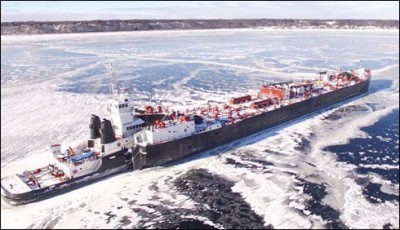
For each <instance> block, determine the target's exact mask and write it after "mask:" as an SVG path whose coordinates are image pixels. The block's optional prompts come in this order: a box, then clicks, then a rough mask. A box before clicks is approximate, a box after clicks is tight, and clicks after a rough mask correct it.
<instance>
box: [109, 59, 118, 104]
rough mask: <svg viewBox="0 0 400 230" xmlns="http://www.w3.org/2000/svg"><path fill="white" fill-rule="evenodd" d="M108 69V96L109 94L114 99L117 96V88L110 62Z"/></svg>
mask: <svg viewBox="0 0 400 230" xmlns="http://www.w3.org/2000/svg"><path fill="white" fill-rule="evenodd" d="M109 70H110V76H111V85H110V96H111V99H115V97H116V96H117V95H116V94H117V89H116V86H115V75H114V68H113V65H112V63H110V67H109Z"/></svg>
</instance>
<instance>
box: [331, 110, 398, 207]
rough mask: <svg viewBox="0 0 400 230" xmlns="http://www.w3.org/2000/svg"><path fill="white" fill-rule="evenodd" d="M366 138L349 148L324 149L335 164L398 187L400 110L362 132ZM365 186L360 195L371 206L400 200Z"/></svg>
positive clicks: (373, 184) (370, 183)
mask: <svg viewBox="0 0 400 230" xmlns="http://www.w3.org/2000/svg"><path fill="white" fill-rule="evenodd" d="M361 130H362V131H364V132H366V133H367V134H368V135H369V136H370V137H369V138H354V139H352V140H350V142H349V143H348V144H344V145H334V146H328V147H326V148H324V150H327V151H331V152H333V153H335V154H336V155H337V160H338V161H342V162H346V163H349V164H354V165H357V166H358V168H357V169H356V172H357V173H359V174H370V173H373V174H377V175H379V176H381V177H382V178H383V179H385V180H389V181H391V182H392V185H393V184H394V185H397V184H399V110H398V109H396V110H394V111H393V112H391V113H390V114H388V115H387V116H385V117H383V118H381V119H380V120H379V121H378V122H376V123H375V124H373V125H371V126H368V127H364V128H361ZM368 165H387V166H389V167H387V168H385V167H382V168H369V167H365V166H368ZM361 183H363V184H365V185H366V186H365V187H364V190H363V194H364V196H365V197H366V198H367V199H368V200H370V201H371V202H374V203H376V202H384V201H386V200H397V201H398V200H399V195H398V194H397V195H393V194H386V193H384V192H382V191H381V190H380V187H381V185H380V184H376V183H372V182H365V181H364V182H361Z"/></svg>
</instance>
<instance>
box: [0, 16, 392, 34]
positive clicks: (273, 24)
mask: <svg viewBox="0 0 400 230" xmlns="http://www.w3.org/2000/svg"><path fill="white" fill-rule="evenodd" d="M265 27H270V28H290V29H292V28H311V29H314V28H322V29H324V28H334V29H365V28H382V29H399V20H350V19H346V20H314V19H230V20H222V19H218V20H199V19H196V20H195V19H193V20H92V21H57V22H36V21H27V22H2V23H1V35H14V34H53V33H85V32H114V31H143V30H188V29H222V28H228V29H229V28H265Z"/></svg>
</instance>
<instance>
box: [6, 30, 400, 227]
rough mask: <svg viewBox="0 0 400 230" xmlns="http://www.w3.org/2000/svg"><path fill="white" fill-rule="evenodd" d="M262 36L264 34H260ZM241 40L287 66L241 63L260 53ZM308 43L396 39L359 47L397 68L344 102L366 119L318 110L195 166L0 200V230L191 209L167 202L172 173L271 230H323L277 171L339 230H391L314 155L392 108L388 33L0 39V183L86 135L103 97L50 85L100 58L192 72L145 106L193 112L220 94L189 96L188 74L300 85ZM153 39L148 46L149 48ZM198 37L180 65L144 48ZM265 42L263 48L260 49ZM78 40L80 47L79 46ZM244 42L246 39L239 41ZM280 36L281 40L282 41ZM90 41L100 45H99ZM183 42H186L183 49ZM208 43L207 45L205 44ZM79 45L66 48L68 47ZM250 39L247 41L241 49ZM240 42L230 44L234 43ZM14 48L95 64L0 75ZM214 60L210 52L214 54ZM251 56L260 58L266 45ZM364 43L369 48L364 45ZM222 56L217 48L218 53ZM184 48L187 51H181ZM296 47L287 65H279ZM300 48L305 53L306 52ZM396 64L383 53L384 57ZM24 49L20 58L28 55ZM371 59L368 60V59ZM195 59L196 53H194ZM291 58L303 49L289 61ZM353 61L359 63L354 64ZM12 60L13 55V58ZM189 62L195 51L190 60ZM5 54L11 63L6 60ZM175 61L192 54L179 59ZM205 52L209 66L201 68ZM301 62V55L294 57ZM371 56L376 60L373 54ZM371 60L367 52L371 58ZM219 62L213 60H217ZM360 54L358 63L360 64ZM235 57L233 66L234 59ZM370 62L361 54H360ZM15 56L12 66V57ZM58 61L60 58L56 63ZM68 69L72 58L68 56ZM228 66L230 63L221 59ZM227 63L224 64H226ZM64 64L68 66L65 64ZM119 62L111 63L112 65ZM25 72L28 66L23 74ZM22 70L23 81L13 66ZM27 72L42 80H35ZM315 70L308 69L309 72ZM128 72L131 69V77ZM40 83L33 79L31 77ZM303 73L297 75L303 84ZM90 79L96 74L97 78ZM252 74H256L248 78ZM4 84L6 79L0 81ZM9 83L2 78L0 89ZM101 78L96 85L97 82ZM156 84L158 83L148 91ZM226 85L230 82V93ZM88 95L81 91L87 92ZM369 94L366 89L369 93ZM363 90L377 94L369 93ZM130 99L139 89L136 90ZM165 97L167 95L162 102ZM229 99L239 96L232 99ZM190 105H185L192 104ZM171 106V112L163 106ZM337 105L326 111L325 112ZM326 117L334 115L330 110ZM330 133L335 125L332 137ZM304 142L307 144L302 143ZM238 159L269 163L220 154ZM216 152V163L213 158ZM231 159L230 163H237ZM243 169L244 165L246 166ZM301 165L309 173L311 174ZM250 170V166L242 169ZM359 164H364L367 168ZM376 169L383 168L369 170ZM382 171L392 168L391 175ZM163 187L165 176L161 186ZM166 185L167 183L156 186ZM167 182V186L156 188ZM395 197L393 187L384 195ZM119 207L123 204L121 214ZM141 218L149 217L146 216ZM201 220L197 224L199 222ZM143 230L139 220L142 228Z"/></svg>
mask: <svg viewBox="0 0 400 230" xmlns="http://www.w3.org/2000/svg"><path fill="white" fill-rule="evenodd" d="M266 32H268V33H266ZM247 33H252V35H254V34H255V35H256V36H258V37H257V38H255V39H260V37H259V36H261V37H264V36H265V38H266V39H267V41H270V42H271V43H273V42H274V39H279V40H280V42H279V43H273V44H274V45H277V44H281V47H280V49H282V52H283V53H284V54H283V57H285V55H286V57H287V60H286V61H283V62H280V63H281V64H285V63H286V64H288V67H282V68H280V67H276V66H274V67H272V68H266V67H268V66H270V65H276V63H274V62H273V61H271V60H270V61H271V63H273V64H271V63H270V62H267V61H265V62H264V61H262V62H259V61H257V60H260V59H258V58H257V56H251V55H250V54H252V53H257V52H260V50H257V49H262V47H263V46H262V45H261V44H260V43H257V42H254V41H253V40H251V39H249V38H248V37H249V36H248V34H247ZM315 35H318V36H321V37H326V39H333V40H335V41H337V42H340V41H343V40H344V41H347V40H346V39H347V38H348V39H350V40H351V39H355V38H363V39H369V38H373V39H372V40H371V41H375V40H374V39H378V40H379V39H387V38H388V37H394V38H397V43H396V42H392V43H390V42H388V43H386V44H381V45H378V47H377V48H376V47H375V46H374V47H370V48H369V49H371V50H367V51H371V52H374V54H375V53H382V54H381V56H374V57H373V58H374V59H375V60H376V61H377V62H378V63H385V62H386V61H387V57H388V56H390V58H391V59H392V60H393V59H394V61H395V62H396V61H397V64H396V63H395V64H386V65H385V64H382V67H380V68H379V69H373V70H372V73H373V78H372V81H371V86H370V91H372V92H371V93H369V94H367V95H365V96H363V97H359V98H358V99H357V100H353V101H352V102H350V103H347V104H343V103H342V104H341V105H339V106H346V105H365V104H366V103H376V104H377V105H379V106H377V107H376V108H375V110H372V109H370V110H369V111H367V112H364V113H362V119H361V118H360V117H358V116H356V115H354V114H353V115H349V116H344V117H343V118H342V119H339V120H336V121H329V120H323V119H322V118H324V117H326V116H327V115H329V114H331V113H332V112H333V110H329V108H328V109H325V110H322V111H318V112H316V113H314V114H313V115H308V116H305V117H302V118H299V119H295V120H293V121H291V122H289V123H286V124H283V125H280V126H277V127H274V128H272V129H269V130H267V131H265V132H262V133H258V134H256V135H252V136H251V137H249V138H245V139H241V140H238V141H236V142H234V143H232V144H230V145H226V146H222V147H220V148H217V149H215V150H211V151H208V152H206V153H204V154H202V155H201V157H199V158H197V159H193V160H191V161H188V162H185V163H182V164H178V165H174V166H170V167H167V168H163V167H155V168H149V169H145V170H142V171H134V172H129V173H125V174H121V175H117V176H114V177H111V178H107V179H104V180H102V181H100V182H97V183H95V184H92V185H89V186H85V187H82V188H80V189H77V190H74V191H72V192H69V193H66V194H62V195H59V196H56V197H53V198H50V199H47V200H43V201H40V202H37V203H32V204H27V205H23V206H17V207H14V206H10V205H9V204H7V203H5V202H4V201H3V200H2V201H1V212H2V214H1V227H2V228H118V227H121V228H131V227H132V226H135V224H136V223H138V222H139V221H140V219H141V217H140V216H138V215H137V214H135V213H134V212H133V211H132V210H131V208H134V207H141V208H143V206H141V205H142V204H146V203H152V202H155V203H159V202H160V200H162V201H168V202H165V203H164V205H165V206H172V207H184V208H193V207H194V205H195V203H194V202H193V201H191V200H190V199H188V197H186V196H183V195H181V194H179V193H178V192H177V191H176V190H174V189H173V186H172V181H173V179H174V178H176V177H178V176H179V175H182V174H184V173H185V172H186V171H187V170H189V169H192V168H206V169H208V170H209V171H211V172H213V173H216V174H218V175H221V176H223V177H226V178H227V179H230V180H233V181H235V186H234V187H233V188H232V190H233V191H234V192H239V193H240V194H241V195H242V196H243V198H244V199H245V200H246V201H247V202H248V203H249V204H250V206H251V207H252V208H253V210H254V211H255V212H256V213H258V214H259V215H261V216H262V217H264V220H265V222H266V224H272V225H273V226H274V227H275V228H323V227H324V225H323V224H324V223H323V221H322V220H321V218H320V217H319V216H315V215H310V213H309V211H307V210H304V202H305V201H306V200H307V199H309V197H308V195H306V194H304V193H303V191H302V187H296V186H294V182H296V179H295V178H294V176H291V175H289V174H288V173H287V172H293V173H296V174H298V175H299V176H300V177H301V178H306V179H307V180H309V181H311V182H314V183H322V182H324V183H326V187H327V193H328V195H327V196H326V197H325V198H324V200H323V201H324V202H325V203H326V204H329V205H330V206H331V207H332V208H334V209H336V210H338V211H340V213H341V215H340V219H341V220H342V222H343V223H345V224H346V225H347V226H349V227H351V228H382V226H383V225H384V224H386V223H391V224H392V225H393V226H398V225H399V214H398V209H399V203H398V202H385V203H379V204H373V203H370V202H368V200H366V199H365V197H363V195H362V194H361V189H362V188H361V187H360V186H359V185H357V184H356V183H355V181H354V180H353V174H354V171H353V169H354V167H355V166H353V165H350V164H346V163H343V162H338V161H336V159H335V156H334V155H332V154H331V153H329V152H324V151H322V148H323V147H325V146H327V145H332V144H344V143H347V142H348V141H349V140H350V139H351V138H354V137H365V136H366V134H365V133H364V132H362V131H361V130H360V128H361V127H364V126H368V125H371V124H373V123H374V122H376V121H378V120H379V118H381V117H383V116H385V115H387V114H388V113H390V112H391V111H392V110H393V109H398V108H399V106H398V104H399V96H398V94H399V78H398V76H399V65H398V50H399V43H398V36H399V34H398V31H352V32H351V31H281V32H279V31H251V30H221V31H218V32H217V33H216V34H215V32H214V31H194V32H193V31H192V32H191V34H190V35H189V34H187V33H186V32H185V31H180V32H150V33H144V32H140V33H115V34H114V33H113V34H88V35H84V34H79V35H43V36H2V86H1V159H2V161H1V175H2V177H3V176H5V175H9V174H13V173H16V172H21V171H23V170H24V169H26V168H29V169H32V168H35V167H39V166H41V165H43V164H46V163H47V162H48V160H49V158H50V156H49V154H48V153H47V151H48V148H47V146H48V145H50V144H51V143H63V144H64V143H70V142H74V141H76V140H81V139H84V138H87V137H88V135H89V130H88V121H89V118H90V114H92V113H94V114H97V115H100V116H102V117H103V116H104V115H105V114H106V113H105V107H106V99H107V95H103V94H90V93H74V92H65V91H57V89H59V85H60V84H63V83H65V82H68V81H69V80H68V79H70V78H73V77H76V76H80V75H81V74H84V73H86V72H88V71H92V70H93V69H97V68H100V67H102V66H104V65H105V64H107V63H108V60H109V59H112V60H118V62H119V63H120V65H123V63H125V62H126V63H128V64H127V65H128V66H129V64H133V66H132V67H130V68H134V66H138V67H142V65H143V66H144V65H147V64H148V65H154V66H157V65H164V64H165V65H167V64H171V63H179V64H189V63H191V64H193V63H194V64H198V65H199V67H197V68H196V69H195V70H193V71H192V72H190V74H188V75H186V76H185V77H183V78H182V79H179V80H178V81H176V82H175V83H173V84H172V86H173V89H174V91H173V92H168V91H165V93H164V92H157V95H155V99H159V100H165V105H168V106H176V107H177V108H179V106H183V105H189V106H197V105H199V104H204V102H205V101H206V100H210V99H212V100H216V101H224V100H226V98H228V97H229V96H230V95H231V93H238V92H231V91H229V92H228V91H224V90H222V91H219V92H215V91H212V90H210V91H200V90H195V89H192V88H190V87H188V86H187V85H186V83H187V82H188V81H189V80H191V79H197V78H196V76H197V74H198V73H199V72H201V71H204V70H209V69H212V70H218V69H221V68H222V69H229V70H230V71H234V72H236V73H238V74H239V75H240V76H242V77H243V78H246V77H247V76H251V77H253V78H254V79H258V80H262V81H263V80H268V79H269V78H268V76H265V75H271V76H274V77H277V78H281V79H288V80H292V79H293V78H297V79H301V77H302V76H304V77H305V78H306V76H308V75H309V76H314V75H313V74H308V73H314V72H316V71H319V70H321V69H322V68H323V66H322V65H321V64H319V66H318V67H313V66H312V65H310V66H305V65H306V64H304V63H305V62H304V61H306V60H307V59H310V60H318V57H320V56H323V55H324V54H325V52H327V49H328V50H329V48H328V47H325V46H323V43H324V42H320V41H319V40H316V41H317V44H312V43H307V44H301V45H300V44H297V43H296V41H295V39H296V38H297V37H310V38H311V37H313V36H315ZM153 36H157V37H158V38H157V39H154V41H152V39H153ZM196 36H198V39H200V41H196V42H197V43H196V45H197V46H201V45H203V43H202V40H201V39H205V40H204V41H203V42H205V45H204V46H205V47H199V51H196V50H194V51H192V50H190V49H192V48H193V47H195V46H191V47H189V48H188V49H186V48H181V47H179V48H178V51H179V52H180V55H178V56H180V57H177V56H175V54H174V53H173V51H171V50H169V49H163V46H162V47H161V48H160V47H158V48H157V47H156V48H154V49H153V48H148V47H147V45H146V44H148V46H149V47H152V46H156V43H159V42H161V44H163V45H164V46H168V43H166V44H164V43H162V42H163V39H165V40H166V41H173V40H174V39H176V40H185V39H188V40H190V41H192V40H191V39H193V37H196ZM214 36H217V37H218V38H219V39H222V40H223V39H225V38H226V37H230V36H239V39H238V40H239V41H240V40H241V39H243V38H244V37H245V38H247V39H249V41H247V43H246V44H245V45H243V46H240V45H238V47H236V48H235V49H233V48H232V50H230V49H229V47H227V48H226V47H225V46H224V45H226V44H224V42H215V41H214V39H215V38H214ZM268 36H270V37H271V38H272V40H268V39H269V37H268ZM82 37H84V38H86V39H82ZM250 37H251V36H250ZM130 39H132V40H133V41H137V42H143V40H144V41H146V42H147V43H146V44H145V45H142V46H140V45H137V46H135V44H133V45H131V46H130V45H126V44H125V43H124V42H128V44H130V43H129V41H130ZM285 39H287V40H285ZM100 41H104V43H101V42H100ZM193 41H194V40H193ZM210 41H211V42H210ZM71 42H72V43H77V44H80V42H82V45H76V46H70V45H69V44H70V43H71ZM252 42H254V44H253V43H252ZM91 43H99V44H100V45H103V46H104V44H105V48H99V47H101V46H100V45H98V46H97V47H96V46H95V47H94V48H93V47H91V46H89V44H91ZM108 43H110V44H111V43H113V44H121V47H122V48H124V49H125V50H124V49H121V48H118V46H117V49H114V47H108V45H107V44H108ZM238 43H240V42H238ZM248 44H252V45H254V47H253V48H246V47H247V45H248ZM18 46H21V47H24V48H25V49H26V48H27V47H28V48H32V50H34V49H35V47H37V46H39V47H45V48H56V49H60V50H64V51H71V52H76V53H81V54H93V55H95V57H94V61H93V62H90V63H89V62H88V63H86V62H85V60H88V58H84V57H82V58H78V60H74V61H75V62H76V63H78V62H82V63H83V64H82V66H78V67H76V68H75V67H74V66H71V65H72V64H71V65H70V66H68V65H67V64H65V65H59V64H52V61H51V60H52V58H53V59H54V60H55V61H56V58H55V57H49V60H50V61H48V62H46V63H45V64H42V63H36V59H35V57H36V55H39V54H36V53H35V52H31V53H29V54H27V53H25V54H20V56H19V58H20V59H19V60H16V61H15V62H20V63H21V65H20V66H19V65H16V63H15V62H14V63H12V64H13V65H10V66H6V65H4V66H3V58H4V54H3V47H4V48H9V47H11V48H9V49H10V50H12V49H17V48H18ZM219 46H221V47H222V48H221V47H220V48H221V49H222V51H219V52H217V51H218V50H217V48H218V47H219ZM266 46H267V48H265V49H263V50H261V51H265V52H267V51H268V50H269V49H270V47H269V46H268V44H267V45H266ZM371 46H373V44H371ZM224 47H225V48H224ZM146 49H149V50H150V51H155V50H157V49H160V51H159V53H154V52H153V53H152V52H148V53H146V52H142V51H145V50H146ZM193 49H194V48H193ZM337 49H338V50H337V51H335V50H334V49H330V50H329V55H328V54H327V56H329V57H327V61H329V62H331V61H332V62H334V61H337V58H338V57H342V56H343V52H342V51H343V50H347V49H351V47H350V48H349V47H346V46H344V48H340V47H338V48H337ZM296 50H297V52H298V53H297V54H296V55H297V56H290V54H291V53H293V52H295V51H296ZM308 50H312V51H308ZM393 50H397V58H396V56H394V57H393V55H392V56H391V54H396V52H395V51H393ZM29 51H30V49H27V52H29ZM352 51H353V53H351V54H349V55H348V56H350V57H348V56H346V57H343V60H342V61H343V63H342V62H341V65H346V64H348V63H344V62H346V61H349V62H351V63H354V62H356V61H355V60H360V59H365V56H364V55H367V56H368V52H366V51H361V50H352ZM378 51H379V52H378ZM201 52H203V53H202V54H201ZM302 52H304V53H306V52H310V53H308V54H305V55H301V54H302ZM357 52H360V53H362V54H363V55H361V54H360V55H357ZM17 53H18V52H17ZM196 54H201V56H200V55H199V56H198V57H196ZM8 55H11V54H8ZM185 55H186V56H191V55H194V56H191V57H194V58H193V59H190V60H187V59H186V58H185ZM210 55H213V56H212V58H214V59H213V60H208V59H206V57H207V58H210ZM306 55H311V57H306ZM376 55H377V54H376ZM249 56H251V58H248V59H249V60H248V62H245V63H242V62H241V58H245V59H246V58H247V57H249ZM371 56H372V55H371ZM229 57H232V59H228V62H225V61H226V59H225V60H223V58H229ZM368 57H370V56H368ZM236 58H237V59H236ZM371 58H372V57H371ZM21 59H22V60H21ZM60 59H62V57H61V58H60ZM71 60H73V59H71ZM229 60H230V61H229ZM235 60H236V61H235ZM65 63H68V61H67V60H65ZM121 63H122V64H121ZM29 66H33V67H34V68H33V69H31V70H30V69H29ZM25 67H26V68H27V69H26V70H27V72H24V71H23V70H25V69H24V68H25ZM300 67H304V68H305V69H308V70H309V71H307V72H305V73H304V74H299V75H296V76H293V74H290V73H288V72H285V71H282V70H288V71H290V70H291V69H293V70H295V69H296V68H300ZM330 67H331V68H333V67H336V64H335V63H333V64H330ZM3 68H9V69H10V73H8V72H7V73H3ZM35 69H37V70H40V71H42V70H43V71H44V72H40V73H37V72H35ZM314 70H315V71H314ZM132 72H135V71H134V70H133V71H132ZM41 74H43V75H41ZM307 74H308V75H307ZM100 75H101V74H100ZM260 75H262V77H259V76H260ZM8 77H10V78H8ZM101 77H103V78H105V79H100V80H99V79H98V78H100V77H97V75H95V76H93V77H92V81H91V82H92V83H93V84H99V85H101V84H107V82H108V79H106V77H104V76H103V75H101ZM5 79H10V80H5ZM101 80H104V82H102V81H101ZM376 80H388V81H390V86H389V87H387V88H382V85H381V84H382V82H381V81H376ZM156 83H158V84H163V83H165V82H162V81H160V82H156ZM235 83H237V81H236V80H235V81H232V84H235ZM87 87H90V85H87ZM249 89H250V87H249V88H242V89H238V91H240V92H248V91H249ZM371 89H372V90H371ZM374 89H379V90H375V91H373V90H374ZM136 93H137V95H138V96H140V93H139V92H136ZM168 93H169V94H168ZM239 94H240V93H239ZM196 98H197V99H196ZM173 100H176V101H179V103H180V104H176V103H173V102H172V101H173ZM146 103H148V101H146V100H144V99H138V104H139V105H144V104H146ZM335 107H337V106H335ZM330 108H331V109H333V108H334V107H333V106H331V107H330ZM338 127H339V128H338ZM311 135H312V136H313V137H311ZM302 137H305V138H308V139H311V140H312V142H311V143H310V149H309V150H308V152H307V153H303V152H301V151H299V150H296V149H295V147H298V146H299V145H301V143H302V140H301V138H302ZM266 149H268V150H271V151H275V152H278V153H280V154H277V155H275V154H266V153H265V152H263V151H264V150H266ZM241 152H252V153H255V154H256V155H257V156H259V157H260V158H261V159H264V160H267V161H269V162H272V163H273V164H274V165H272V166H268V167H267V169H265V170H253V169H245V168H235V167H233V166H232V165H228V164H225V163H224V162H225V159H226V158H227V157H229V158H233V159H235V160H236V161H239V162H240V161H241V159H240V157H239V156H240V153H241ZM216 154H217V155H216ZM238 154H239V156H238ZM246 163H249V162H246ZM308 163H311V164H313V165H315V166H316V167H313V166H311V165H310V164H308ZM254 164H257V163H254ZM368 167H371V166H368ZM379 167H384V166H379ZM391 167H392V166H391ZM169 178H171V179H169ZM167 179H169V180H167ZM166 180H167V181H166ZM374 181H375V182H380V183H384V184H385V183H386V184H387V181H385V180H383V179H382V178H379V177H376V176H375V177H374ZM154 183H156V184H157V186H158V187H159V190H158V191H154V190H152V189H150V188H149V187H150V186H151V185H153V184H154ZM383 189H386V190H390V191H391V193H396V192H397V195H398V185H395V188H394V190H393V187H391V186H388V187H387V188H386V187H384V188H383ZM396 189H397V190H396ZM154 196H158V197H159V198H160V199H159V200H153V199H152V197H154ZM126 200H129V201H132V200H135V202H134V203H132V204H130V205H128V202H127V201H126ZM110 211H111V213H112V214H115V215H117V217H115V218H110V220H109V221H108V220H107V216H105V215H104V213H107V212H110ZM149 211H151V210H149ZM124 216H126V218H127V219H128V220H129V221H131V223H130V224H129V225H122V223H121V222H119V220H120V219H121V218H122V217H124ZM205 222H206V223H207V220H205ZM150 224H151V223H149V226H150Z"/></svg>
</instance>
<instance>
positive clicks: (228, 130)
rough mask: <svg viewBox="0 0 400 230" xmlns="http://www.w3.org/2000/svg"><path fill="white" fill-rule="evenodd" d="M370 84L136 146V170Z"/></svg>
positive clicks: (340, 98)
mask: <svg viewBox="0 0 400 230" xmlns="http://www.w3.org/2000/svg"><path fill="white" fill-rule="evenodd" d="M369 83H370V78H368V79H367V80H365V81H363V82H360V83H358V84H355V85H352V86H348V87H345V88H341V89H337V90H335V91H332V92H329V93H326V94H322V95H320V96H318V97H312V98H309V99H306V100H303V101H301V102H298V103H294V104H291V105H287V106H284V107H281V108H277V109H275V110H272V111H269V112H266V113H262V114H259V115H255V116H253V117H250V118H247V119H244V120H242V121H240V122H237V123H233V124H230V125H226V126H223V127H222V128H219V129H216V130H212V131H208V132H204V133H199V134H195V135H192V136H190V137H186V138H182V139H178V140H174V141H169V142H164V143H160V144H154V145H146V146H140V145H136V146H135V147H133V148H132V153H133V154H132V163H133V168H134V169H142V168H145V167H152V166H160V165H163V164H166V163H169V162H172V161H175V160H179V159H183V158H185V157H188V156H192V155H194V154H197V153H200V152H204V151H207V150H210V149H213V148H215V147H218V146H221V145H224V144H228V143H230V142H233V141H235V140H237V139H240V138H243V137H246V136H249V135H251V134H254V133H257V132H260V131H263V130H265V129H267V128H270V127H272V126H275V125H278V124H281V123H284V122H286V121H289V120H292V119H294V118H297V117H300V116H303V115H305V114H308V113H311V112H314V111H316V110H319V109H321V108H324V107H327V106H330V105H333V104H335V103H338V102H342V101H344V100H346V99H349V98H351V97H354V96H357V95H360V94H363V93H365V92H367V91H368V87H369Z"/></svg>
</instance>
